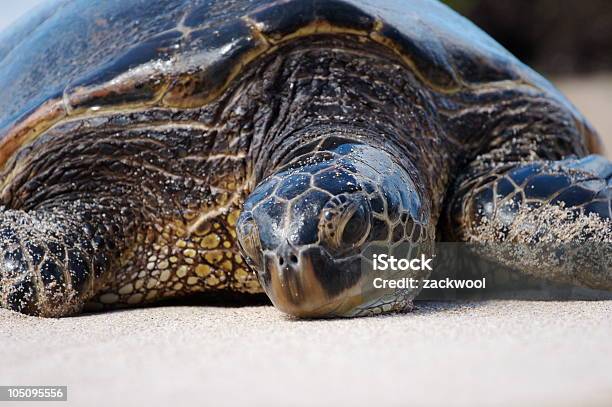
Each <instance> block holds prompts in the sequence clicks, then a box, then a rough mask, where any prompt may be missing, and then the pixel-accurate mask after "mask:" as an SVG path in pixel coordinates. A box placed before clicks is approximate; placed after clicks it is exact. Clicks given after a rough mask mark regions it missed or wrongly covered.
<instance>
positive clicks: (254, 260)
mask: <svg viewBox="0 0 612 407" xmlns="http://www.w3.org/2000/svg"><path fill="white" fill-rule="evenodd" d="M236 229H237V232H238V245H239V246H240V249H241V251H242V253H243V254H244V256H243V257H245V258H246V261H247V263H248V264H249V266H251V268H254V269H261V267H262V263H263V259H262V253H261V241H260V240H259V228H258V227H257V223H256V222H255V219H253V216H252V215H251V213H250V212H249V213H244V214H242V215H241V216H240V219H239V221H238V226H237V228H236Z"/></svg>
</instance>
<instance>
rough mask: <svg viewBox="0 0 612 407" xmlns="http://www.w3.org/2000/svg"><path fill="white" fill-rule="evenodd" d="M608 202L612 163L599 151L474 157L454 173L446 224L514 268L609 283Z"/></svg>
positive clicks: (611, 235)
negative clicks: (496, 160)
mask: <svg viewBox="0 0 612 407" xmlns="http://www.w3.org/2000/svg"><path fill="white" fill-rule="evenodd" d="M611 208H612V163H611V162H610V161H609V160H607V159H606V158H604V157H602V156H598V155H590V156H587V157H584V158H582V159H565V160H560V161H534V162H527V163H512V162H509V163H503V164H501V163H500V164H498V165H484V166H483V165H482V163H478V164H473V165H472V169H471V172H470V173H469V175H467V176H466V177H464V178H462V179H460V180H459V181H458V187H457V189H456V192H455V194H454V197H453V198H452V201H451V203H450V205H449V212H448V215H449V223H448V224H449V225H450V226H451V233H452V234H454V237H455V238H458V239H460V240H463V241H467V242H474V243H484V246H486V247H487V249H486V250H485V255H487V256H488V257H492V258H494V259H495V260H497V261H499V262H501V263H504V264H505V265H508V266H510V267H512V268H515V269H518V270H521V271H524V272H526V273H529V274H531V275H534V276H536V277H542V278H547V279H550V280H554V281H557V282H562V283H570V284H574V285H579V286H584V287H588V288H595V289H603V290H612V209H611ZM525 249H526V250H525ZM493 252H495V253H493Z"/></svg>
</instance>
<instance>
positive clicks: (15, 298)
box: [0, 198, 136, 317]
mask: <svg viewBox="0 0 612 407" xmlns="http://www.w3.org/2000/svg"><path fill="white" fill-rule="evenodd" d="M117 201H118V199H111V198H109V199H107V200H100V201H96V202H83V201H80V200H77V201H71V202H55V203H54V205H53V206H52V207H44V206H42V207H40V208H38V209H35V210H30V211H24V210H12V209H8V210H6V209H5V210H4V211H3V212H2V213H1V214H0V306H2V307H3V308H8V309H11V310H14V311H18V312H21V313H25V314H30V315H38V316H45V317H60V316H66V315H72V314H76V313H78V312H79V311H80V310H81V309H82V308H83V305H84V303H85V302H86V301H87V300H88V299H90V298H92V297H93V296H94V295H95V294H96V293H97V292H98V291H99V290H100V288H102V287H103V286H104V285H105V283H107V282H108V281H109V279H110V278H111V277H112V276H111V274H112V271H113V270H115V269H116V267H115V266H116V264H117V262H118V261H119V258H120V254H121V253H122V252H124V250H125V248H126V247H127V246H128V245H129V236H130V230H131V228H130V225H131V224H133V223H134V221H135V219H136V218H135V216H134V214H133V213H131V211H129V210H127V209H123V210H119V209H117V208H125V206H124V205H121V202H117Z"/></svg>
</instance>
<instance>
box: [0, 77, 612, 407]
mask: <svg viewBox="0 0 612 407" xmlns="http://www.w3.org/2000/svg"><path fill="white" fill-rule="evenodd" d="M557 84H558V85H560V87H561V89H562V90H563V91H564V92H566V94H568V96H569V97H570V99H571V100H572V101H573V102H574V103H575V104H576V105H577V106H578V107H579V108H580V109H581V110H582V111H583V112H584V113H585V115H586V116H587V117H589V118H590V120H591V121H592V122H593V124H594V125H595V127H596V128H598V129H599V130H600V132H601V133H602V135H604V136H606V137H607V143H608V146H609V148H608V156H609V157H611V156H612V155H611V152H612V115H611V114H610V113H611V111H610V109H611V108H612V77H610V76H597V77H594V78H590V79H572V80H561V81H558V82H557ZM418 306H419V309H418V310H417V311H415V312H412V313H409V314H404V315H394V316H383V317H376V318H364V319H353V320H318V321H304V320H296V319H292V318H289V317H286V316H284V315H283V314H281V313H280V312H278V311H276V310H275V309H274V308H272V307H271V306H247V307H218V306H210V305H208V306H198V305H188V306H187V305H182V306H164V307H154V308H146V309H134V310H123V311H116V312H110V313H104V314H89V315H83V316H79V317H73V318H65V319H42V318H34V317H26V316H22V315H19V314H15V313H12V312H9V311H5V310H0V344H2V346H0V384H2V385H67V386H68V403H63V404H61V403H60V405H71V406H85V405H87V406H115V405H117V406H119V405H120V406H145V405H146V406H182V405H196V403H197V405H206V406H224V405H228V406H232V405H248V406H267V407H271V406H312V405H322V406H342V405H352V406H378V405H391V406H393V405H396V406H405V405H431V406H437V405H446V404H448V402H449V401H452V404H454V405H465V406H468V405H469V406H512V405H538V406H576V405H580V406H609V405H612V379H611V377H612V374H611V367H612V301H589V302H581V301H566V302H546V301H488V302H478V303H431V302H425V303H420V304H419V305H418ZM4 405H8V403H1V402H0V406H4ZM18 405H19V406H27V405H28V404H27V403H22V402H20V403H18ZM32 405H35V406H39V405H41V403H32Z"/></svg>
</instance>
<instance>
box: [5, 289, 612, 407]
mask: <svg viewBox="0 0 612 407" xmlns="http://www.w3.org/2000/svg"><path fill="white" fill-rule="evenodd" d="M611 315H612V301H601V302H563V303H561V302H509V301H506V302H505V301H499V302H483V303H467V304H448V303H446V304H445V303H422V304H420V309H419V310H418V311H417V312H414V313H411V314H406V315H399V316H398V315H396V316H388V317H377V318H365V319H354V320H332V321H299V320H293V319H290V318H288V317H285V316H283V315H282V314H280V313H279V312H277V311H276V310H275V309H274V308H272V307H268V306H259V307H245V308H216V307H196V306H182V307H181V306H176V307H161V308H151V309H140V310H129V311H120V312H113V313H106V314H98V315H86V316H81V317H77V318H67V319H60V320H45V319H39V318H30V317H23V316H21V315H17V314H13V313H10V312H8V311H4V310H1V311H0V343H1V344H2V347H1V349H0V361H1V365H0V366H1V367H0V383H2V384H33V385H38V384H57V385H61V384H67V385H68V387H69V391H68V393H69V405H74V406H85V405H88V406H89V405H91V406H119V405H121V406H131V405H133V406H144V405H146V406H183V405H195V403H196V402H197V403H198V405H206V406H222V405H248V406H312V405H329V406H345V405H352V406H378V405H398V406H399V405H404V406H405V405H433V406H435V405H443V404H445V403H448V402H451V401H452V404H453V405H466V406H467V405H482V406H492V405H499V406H512V405H524V403H527V405H540V406H541V405H549V406H570V405H581V406H587V405H601V406H604V405H608V406H609V405H611V404H610V403H612V373H611V372H612V370H611V367H612V318H611ZM0 405H4V404H2V403H0ZM19 405H23V404H21V403H20V404H19ZM35 405H40V404H35ZM62 405H64V404H62Z"/></svg>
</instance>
